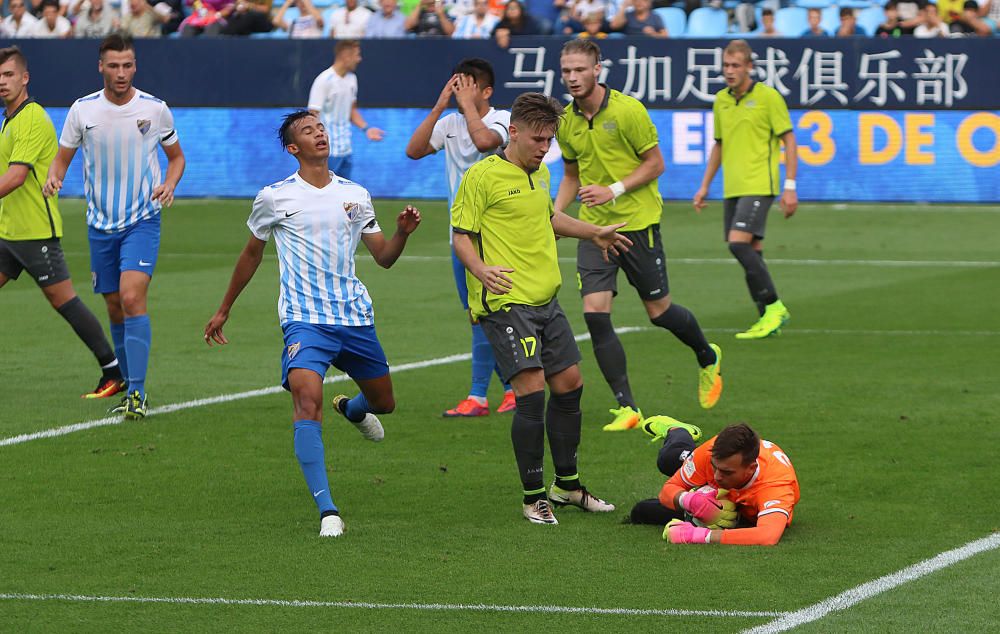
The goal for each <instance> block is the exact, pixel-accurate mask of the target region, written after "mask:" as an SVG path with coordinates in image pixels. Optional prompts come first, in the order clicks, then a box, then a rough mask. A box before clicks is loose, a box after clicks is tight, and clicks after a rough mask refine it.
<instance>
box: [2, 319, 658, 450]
mask: <svg viewBox="0 0 1000 634" xmlns="http://www.w3.org/2000/svg"><path fill="white" fill-rule="evenodd" d="M640 330H649V328H636V327H632V326H625V327H622V328H615V332H617V333H618V334H628V333H630V332H638V331H640ZM588 339H590V335H589V334H584V335H577V336H576V340H577V341H585V340H588ZM471 358H472V355H471V354H469V353H468V352H465V353H462V354H453V355H450V356H447V357H438V358H437V359H428V360H426V361H415V362H413V363H403V364H401V365H398V366H390V368H389V371H390V373H396V374H398V373H400V372H406V371H408V370H420V369H423V368H430V367H434V366H438V365H447V364H449V363H456V362H458V361H467V360H469V359H471ZM348 379H349V377H348V376H347V375H346V374H335V375H333V376H328V377H326V378H325V379H324V380H323V383H339V382H341V381H346V380H348ZM284 391H285V390H284V388H282V387H281V386H280V385H275V386H272V387H264V388H260V389H256V390H249V391H246V392H236V393H233V394H220V395H218V396H210V397H208V398H199V399H195V400H193V401H184V402H182V403H173V404H171V405H164V406H162V407H154V408H153V409H151V410H149V413H148V414H147V415H146V417H147V418H148V417H150V416H156V415H159V414H169V413H171V412H179V411H181V410H185V409H193V408H195V407H205V406H207V405H217V404H219V403H229V402H231V401H241V400H243V399H247V398H254V397H256V396H266V395H268V394H278V393H279V392H284ZM123 422H124V421H123V420H122V417H121V416H106V417H105V418H98V419H95V420H88V421H84V422H82V423H74V424H72V425H64V426H62V427H54V428H52V429H45V430H42V431H36V432H32V433H30V434H20V435H18V436H11V437H9V438H0V447H7V446H10V445H20V444H22V443H26V442H30V441H32V440H40V439H42V438H55V437H56V436H65V435H66V434H72V433H75V432H78V431H85V430H87V429H94V428H95V427H107V426H109V425H120V424H121V423H123Z"/></svg>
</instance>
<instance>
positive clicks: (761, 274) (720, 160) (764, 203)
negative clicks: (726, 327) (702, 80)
mask: <svg viewBox="0 0 1000 634" xmlns="http://www.w3.org/2000/svg"><path fill="white" fill-rule="evenodd" d="M752 55H753V52H752V51H751V50H750V45H749V44H747V43H746V41H745V40H733V41H732V42H730V43H729V45H728V46H727V47H726V50H725V51H723V53H722V72H723V75H724V77H725V79H726V84H727V85H728V86H729V87H728V88H723V89H722V90H720V91H719V92H718V93H716V95H715V104H714V105H713V106H712V116H713V117H714V118H715V145H713V146H712V152H711V154H709V157H708V165H706V166H705V176H704V178H702V181H701V187H700V188H699V189H698V192H697V193H696V194H695V195H694V208H695V209H696V210H697V211H698V212H699V213H700V212H701V210H702V209H704V208H705V207H706V206H707V203H706V202H705V197H706V196H708V186H709V185H711V184H712V179H713V178H715V173H716V172H717V171H718V170H719V166H720V165H721V166H722V187H723V196H724V197H725V200H724V201H723V203H722V206H723V226H722V230H723V235H724V236H725V239H726V240H727V241H728V242H729V251H730V252H731V253H732V254H733V256H734V257H735V258H736V260H737V261H738V262H739V263H740V266H742V267H743V271H744V273H745V276H746V282H747V288H748V289H750V297H751V298H752V299H753V301H754V303H755V304H756V305H757V311H758V312H759V313H760V319H759V320H758V321H757V322H756V323H755V324H754V325H752V326H750V328H749V329H747V330H746V331H744V332H740V333H737V334H736V338H737V339H763V338H764V337H768V336H770V335H773V334H776V333H778V332H779V329H780V328H781V326H782V325H783V324H784V323H785V322H786V321H788V319H789V318H790V317H791V315H790V314H789V312H788V309H787V308H785V305H784V304H783V303H781V300H780V299H778V291H777V290H775V288H774V282H773V281H772V280H771V273H770V272H769V271H768V270H767V264H766V263H765V262H764V228H765V226H766V224H767V212H768V210H769V209H770V208H771V204H772V203H774V198H775V196H777V195H778V191H779V188H778V178H779V174H778V163H779V159H780V156H781V147H780V146H779V144H778V142H779V141H781V143H784V144H785V172H786V175H787V178H786V179H785V186H784V193H782V194H781V199H780V201H779V204H780V205H781V207H782V209H784V212H785V218H791V217H792V215H793V214H794V213H795V210H796V209H797V208H798V206H799V199H798V195H797V194H796V191H795V175H796V173H797V172H798V166H799V160H798V146H797V145H796V143H795V132H794V130H793V129H792V120H791V118H790V117H789V116H788V106H787V105H786V104H785V99H784V97H782V96H781V93H779V92H778V91H777V90H775V89H774V88H771V87H770V86H767V85H766V84H762V83H760V82H755V81H754V80H753V79H752V78H751V73H752V72H753V59H752ZM723 141H725V144H723Z"/></svg>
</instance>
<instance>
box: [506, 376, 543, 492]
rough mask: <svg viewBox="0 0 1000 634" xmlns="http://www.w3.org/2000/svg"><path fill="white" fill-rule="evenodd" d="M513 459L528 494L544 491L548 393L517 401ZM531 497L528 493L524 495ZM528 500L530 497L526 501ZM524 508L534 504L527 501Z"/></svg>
mask: <svg viewBox="0 0 1000 634" xmlns="http://www.w3.org/2000/svg"><path fill="white" fill-rule="evenodd" d="M510 440H511V442H512V443H513V445H514V458H515V460H517V470H518V472H519V474H520V476H521V484H522V486H523V487H524V490H525V491H531V492H535V491H538V489H542V490H543V495H544V489H545V484H544V478H543V476H542V459H543V458H544V456H545V391H544V390H539V391H538V392H532V393H531V394H525V395H524V396H518V397H517V410H516V411H515V412H514V420H513V421H511V424H510ZM525 495H526V496H527V495H529V494H528V493H526V494H525ZM525 499H526V500H527V497H526V498H525ZM525 504H531V502H528V501H525Z"/></svg>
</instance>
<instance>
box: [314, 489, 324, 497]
mask: <svg viewBox="0 0 1000 634" xmlns="http://www.w3.org/2000/svg"><path fill="white" fill-rule="evenodd" d="M323 491H326V489H320V490H319V491H313V497H314V498H318V497H319V496H320V495H321V494H322V493H323Z"/></svg>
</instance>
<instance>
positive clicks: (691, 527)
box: [631, 416, 799, 546]
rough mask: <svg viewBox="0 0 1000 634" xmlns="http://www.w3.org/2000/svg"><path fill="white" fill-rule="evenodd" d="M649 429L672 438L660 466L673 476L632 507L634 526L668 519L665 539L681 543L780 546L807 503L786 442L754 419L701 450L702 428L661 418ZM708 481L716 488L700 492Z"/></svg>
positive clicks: (666, 441) (667, 441)
mask: <svg viewBox="0 0 1000 634" xmlns="http://www.w3.org/2000/svg"><path fill="white" fill-rule="evenodd" d="M643 428H644V429H645V430H646V432H647V433H649V434H651V435H653V436H654V437H655V438H664V441H663V446H662V447H661V448H660V454H659V457H658V459H657V467H659V469H660V471H661V472H663V473H664V474H665V475H667V476H669V477H670V479H669V480H668V481H667V483H666V484H664V485H663V489H662V490H661V491H660V495H659V499H649V500H643V501H641V502H639V503H637V504H636V505H635V506H634V507H633V508H632V514H631V521H632V523H634V524H657V525H660V526H663V525H664V524H666V528H665V529H664V531H663V538H664V539H666V540H668V541H670V542H672V543H674V544H739V545H745V546H773V545H775V544H777V543H778V541H779V540H780V539H781V536H782V535H783V534H784V532H785V528H786V527H788V526H790V525H791V523H792V512H793V510H794V507H795V505H796V504H797V503H798V501H799V482H798V478H796V476H795V468H794V467H793V466H792V461H791V460H790V459H789V458H788V455H787V454H786V453H785V452H783V451H782V450H781V447H779V446H778V445H776V444H774V443H773V442H771V441H769V440H762V439H761V438H760V436H758V435H757V432H755V431H754V430H753V429H751V428H750V426H749V425H747V424H746V423H737V424H735V425H730V426H728V427H726V428H725V429H723V430H722V431H721V432H719V434H718V435H717V436H714V437H712V438H709V439H708V440H707V441H706V442H705V443H703V444H702V445H701V446H700V447H698V448H697V449H695V443H696V442H697V441H698V440H699V439H700V438H701V429H699V428H698V427H696V426H694V425H688V424H685V423H682V422H680V421H677V420H674V419H672V418H670V417H668V416H656V417H653V418H651V419H648V420H647V421H646V423H645V424H644V425H643ZM705 485H711V489H710V490H699V489H700V487H704V486H705ZM712 490H717V491H718V492H717V493H714V494H713V491H712Z"/></svg>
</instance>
